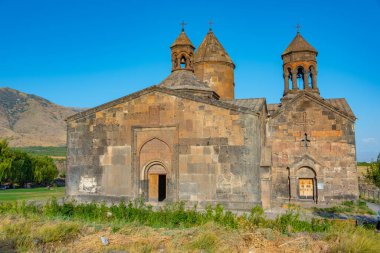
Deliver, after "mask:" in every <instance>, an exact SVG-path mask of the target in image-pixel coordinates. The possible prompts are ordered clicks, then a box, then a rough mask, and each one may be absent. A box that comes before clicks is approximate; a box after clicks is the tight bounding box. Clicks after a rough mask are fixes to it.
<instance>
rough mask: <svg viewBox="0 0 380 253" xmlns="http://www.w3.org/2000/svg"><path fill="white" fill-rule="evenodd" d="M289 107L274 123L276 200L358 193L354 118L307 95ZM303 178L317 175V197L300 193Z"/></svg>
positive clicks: (325, 199) (328, 199)
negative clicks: (300, 181) (304, 195)
mask: <svg viewBox="0 0 380 253" xmlns="http://www.w3.org/2000/svg"><path fill="white" fill-rule="evenodd" d="M283 107H284V108H283V109H282V111H281V112H280V113H277V114H275V115H274V116H273V117H272V118H270V120H269V124H268V147H270V149H271V156H272V158H271V159H272V178H271V180H272V183H271V184H272V189H271V192H272V193H271V194H272V204H273V205H275V206H276V205H281V204H283V203H288V202H289V201H291V202H297V203H302V204H304V205H307V204H308V203H319V204H329V203H334V202H339V201H342V200H344V199H356V198H358V176H357V169H356V153H355V152H356V150H355V131H354V121H353V120H352V119H349V118H348V117H346V116H345V115H344V114H342V113H339V112H338V111H336V110H334V109H332V108H331V107H329V106H328V105H326V104H324V102H323V100H319V99H313V98H311V97H309V96H306V95H304V96H301V97H299V98H298V99H297V98H296V99H295V100H293V101H289V102H287V104H285V105H283ZM305 133H306V134H307V136H305ZM305 138H306V140H305ZM301 178H314V199H313V200H310V199H309V200H307V199H301V198H300V192H299V190H300V189H299V187H300V186H299V183H298V182H299V181H298V180H299V179H301Z"/></svg>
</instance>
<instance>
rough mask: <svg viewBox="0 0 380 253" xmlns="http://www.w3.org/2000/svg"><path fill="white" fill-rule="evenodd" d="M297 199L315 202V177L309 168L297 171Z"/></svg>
mask: <svg viewBox="0 0 380 253" xmlns="http://www.w3.org/2000/svg"><path fill="white" fill-rule="evenodd" d="M297 181H298V187H297V188H298V198H299V199H305V200H314V201H317V196H318V194H317V187H316V185H317V177H316V174H315V171H314V170H313V169H312V168H309V167H301V168H299V169H298V170H297Z"/></svg>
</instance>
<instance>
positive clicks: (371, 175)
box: [365, 162, 380, 188]
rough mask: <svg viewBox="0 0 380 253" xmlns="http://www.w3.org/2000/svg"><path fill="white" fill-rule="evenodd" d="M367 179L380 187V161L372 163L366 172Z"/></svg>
mask: <svg viewBox="0 0 380 253" xmlns="http://www.w3.org/2000/svg"><path fill="white" fill-rule="evenodd" d="M365 177H366V179H368V181H370V182H371V183H372V184H374V185H376V186H377V187H379V188H380V162H375V163H371V165H370V166H369V167H368V168H367V173H366V174H365Z"/></svg>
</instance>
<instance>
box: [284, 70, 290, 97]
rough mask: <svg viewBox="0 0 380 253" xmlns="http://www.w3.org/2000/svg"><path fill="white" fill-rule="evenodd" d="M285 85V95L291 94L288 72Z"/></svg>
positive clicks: (285, 76)
mask: <svg viewBox="0 0 380 253" xmlns="http://www.w3.org/2000/svg"><path fill="white" fill-rule="evenodd" d="M284 85H285V89H284V95H286V94H288V92H289V74H288V73H286V72H285V73H284Z"/></svg>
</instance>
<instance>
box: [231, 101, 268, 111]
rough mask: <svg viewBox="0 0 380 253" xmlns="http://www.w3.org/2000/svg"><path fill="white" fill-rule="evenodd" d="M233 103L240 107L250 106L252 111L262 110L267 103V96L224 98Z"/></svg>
mask: <svg viewBox="0 0 380 253" xmlns="http://www.w3.org/2000/svg"><path fill="white" fill-rule="evenodd" d="M224 102H227V103H229V104H232V105H237V106H240V107H245V108H249V109H250V110H252V111H255V112H260V111H261V110H262V108H263V106H264V105H265V103H266V100H265V98H244V99H233V100H224Z"/></svg>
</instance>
